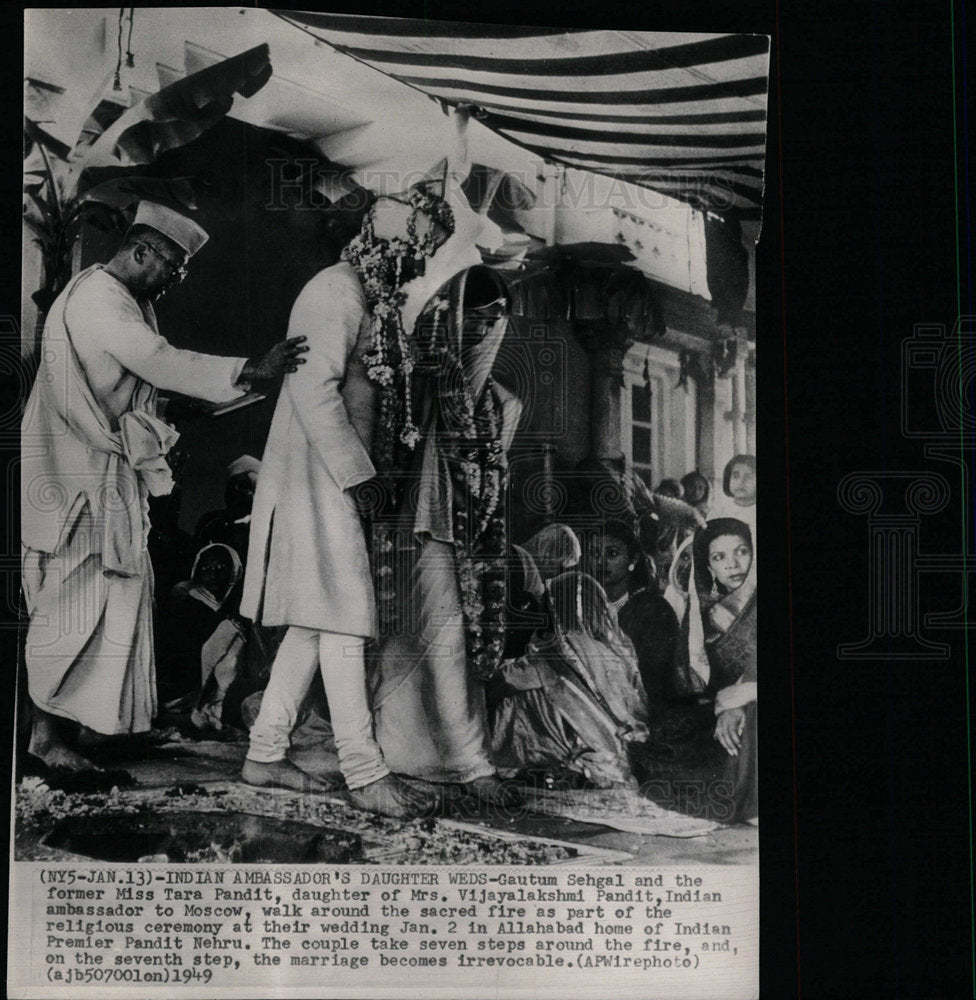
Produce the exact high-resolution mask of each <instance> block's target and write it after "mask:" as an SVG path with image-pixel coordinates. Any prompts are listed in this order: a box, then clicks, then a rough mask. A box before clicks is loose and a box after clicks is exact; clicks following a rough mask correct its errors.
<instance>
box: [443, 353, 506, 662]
mask: <svg viewBox="0 0 976 1000" xmlns="http://www.w3.org/2000/svg"><path fill="white" fill-rule="evenodd" d="M440 384H441V387H442V391H441V394H440V416H441V419H440V421H439V426H438V429H439V431H440V434H441V443H442V444H443V446H444V453H445V457H446V458H447V462H448V467H449V468H450V470H451V479H452V481H453V484H454V504H453V515H454V518H453V521H454V523H453V529H454V548H455V552H456V561H457V573H458V583H459V586H460V592H461V610H462V613H463V615H464V625H465V630H464V637H465V649H466V651H467V656H468V666H469V668H470V669H471V670H472V671H473V672H474V674H475V676H476V677H478V678H480V679H481V680H487V679H488V678H489V677H491V676H492V674H494V672H495V671H496V670H497V668H498V665H499V664H500V663H501V660H502V651H503V648H504V644H505V591H506V574H505V551H506V531H505V518H504V503H503V499H504V498H503V490H504V486H505V477H506V474H507V471H508V459H507V458H506V456H505V452H504V451H503V450H502V447H501V414H500V412H499V406H498V398H497V396H496V393H495V385H494V382H493V380H492V379H491V377H489V378H488V381H487V383H486V384H485V387H484V390H483V391H482V393H481V396H480V398H479V399H478V400H474V399H472V397H471V393H470V391H469V386H468V381H467V379H466V378H465V377H464V370H463V367H462V364H461V359H460V358H459V357H457V355H456V354H454V353H453V352H451V351H450V350H448V351H447V352H446V353H445V357H444V364H443V367H442V377H441V380H440Z"/></svg>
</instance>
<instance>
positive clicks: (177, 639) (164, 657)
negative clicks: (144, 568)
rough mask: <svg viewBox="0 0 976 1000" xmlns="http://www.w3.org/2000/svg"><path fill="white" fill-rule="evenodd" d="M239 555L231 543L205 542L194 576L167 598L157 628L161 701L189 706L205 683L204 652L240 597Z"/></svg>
mask: <svg viewBox="0 0 976 1000" xmlns="http://www.w3.org/2000/svg"><path fill="white" fill-rule="evenodd" d="M241 574H242V567H241V560H240V557H239V556H238V555H237V553H236V552H235V551H234V550H233V549H232V548H230V546H228V545H222V544H219V543H214V544H212V545H206V546H204V547H203V548H202V549H200V551H199V552H198V553H197V557H196V559H195V560H194V562H193V568H192V570H191V571H190V579H189V580H184V581H183V582H182V583H178V584H177V585H176V586H175V587H174V588H173V589H172V591H171V592H170V594H169V597H168V599H167V600H166V601H165V602H164V604H163V607H162V610H161V611H160V614H159V619H158V622H157V627H156V644H157V648H156V685H157V691H158V693H159V702H160V705H161V706H162V707H164V708H168V709H179V708H181V707H186V708H189V707H190V706H191V704H192V702H193V700H194V699H195V697H196V696H197V695H198V694H199V691H200V685H201V680H202V678H201V665H200V656H201V652H202V650H203V647H204V645H205V644H206V643H207V641H208V640H209V639H210V637H211V636H212V635H213V634H214V631H215V629H216V628H217V626H218V625H219V624H220V623H221V622H222V621H223V620H224V619H225V618H228V617H229V616H230V615H231V614H232V612H233V610H234V607H233V606H234V604H235V599H236V597H237V584H238V582H239V581H240V578H241Z"/></svg>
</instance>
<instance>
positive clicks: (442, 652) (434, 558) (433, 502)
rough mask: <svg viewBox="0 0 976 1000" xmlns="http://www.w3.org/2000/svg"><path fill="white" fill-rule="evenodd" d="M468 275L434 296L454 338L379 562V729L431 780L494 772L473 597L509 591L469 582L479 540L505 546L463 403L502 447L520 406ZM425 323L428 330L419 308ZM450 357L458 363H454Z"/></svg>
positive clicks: (424, 406) (405, 767)
mask: <svg viewBox="0 0 976 1000" xmlns="http://www.w3.org/2000/svg"><path fill="white" fill-rule="evenodd" d="M464 282H465V275H461V276H459V277H458V278H455V279H453V281H452V283H451V287H450V289H449V291H448V296H447V300H446V301H447V305H446V307H445V306H443V305H442V304H441V303H438V302H436V301H435V302H434V303H433V304H432V305H431V306H430V307H429V311H430V310H438V309H440V310H441V311H445V308H446V312H447V315H446V317H445V319H446V330H447V337H448V342H447V344H446V345H445V346H446V351H445V353H444V356H443V361H442V363H441V365H440V367H439V368H437V367H435V368H434V369H433V370H432V371H430V373H429V374H428V375H427V376H426V377H424V378H421V379H418V383H417V387H416V390H415V392H414V399H415V401H416V405H417V407H418V409H419V411H420V412H419V417H418V420H417V425H418V426H419V427H421V428H422V429H423V439H422V441H421V443H420V445H419V446H418V448H417V450H416V453H415V458H414V461H413V464H412V465H411V466H410V467H409V469H408V470H407V471H406V473H405V474H403V475H401V476H400V477H399V484H398V488H399V493H400V499H399V502H398V510H397V512H396V515H395V524H396V528H395V530H394V531H392V532H390V531H388V530H385V531H383V532H382V536H381V540H380V542H379V545H378V547H380V548H385V550H386V551H385V553H384V554H383V555H382V557H381V558H380V559H379V560H378V561H377V562H378V565H377V566H374V572H377V573H378V574H381V575H380V576H379V577H378V597H379V601H378V604H379V607H380V619H381V632H382V633H383V634H381V637H380V640H379V642H378V643H377V648H376V650H375V653H374V656H373V657H372V667H373V674H372V681H373V711H374V718H375V724H376V738H377V741H378V742H379V744H380V747H381V748H382V750H383V755H384V757H385V758H386V761H387V763H388V765H389V767H390V769H391V770H393V771H394V772H397V773H401V774H408V775H412V776H414V777H419V778H424V779H426V780H429V781H453V782H468V781H471V780H473V779H475V778H479V777H484V776H487V775H490V774H493V773H494V767H493V766H492V764H491V762H490V760H489V737H488V725H487V713H486V709H485V693H484V684H483V679H482V678H481V677H480V676H478V674H477V672H476V671H475V670H473V669H472V665H471V663H470V660H471V656H470V652H471V648H472V647H471V635H470V628H471V624H472V620H473V616H472V613H471V611H470V609H471V606H472V602H474V603H475V604H477V603H478V601H481V602H483V603H487V602H489V601H495V600H497V601H499V602H500V603H499V609H503V608H504V593H503V592H502V593H501V594H496V593H494V592H489V591H488V589H487V588H485V589H484V591H483V592H479V593H475V594H472V592H471V590H472V587H473V586H478V587H480V586H481V580H480V579H479V574H481V569H480V567H479V565H478V564H477V562H475V561H474V557H475V556H476V555H477V551H473V550H479V551H480V550H483V549H484V548H485V547H487V548H488V549H489V551H487V552H484V560H483V561H484V566H485V567H488V568H489V569H490V568H491V565H494V564H493V563H491V560H493V559H499V558H501V552H503V551H504V548H503V543H504V539H497V540H496V539H492V538H488V539H487V542H486V526H485V525H484V524H480V523H478V511H479V510H484V509H485V504H484V503H479V502H477V500H476V498H475V496H474V488H472V486H471V479H470V477H471V476H472V475H475V471H474V470H473V469H471V468H470V467H468V466H469V463H466V461H465V460H466V457H467V456H468V455H469V454H470V452H464V451H463V449H460V448H459V447H458V445H457V441H458V434H457V423H458V420H459V419H460V417H463V414H460V415H459V414H458V412H456V408H457V407H459V406H461V407H463V406H466V405H468V404H470V407H471V412H473V413H474V414H475V415H476V416H477V414H479V413H484V412H485V409H486V405H487V408H488V410H489V411H490V412H491V413H494V414H495V415H496V417H497V419H493V420H492V421H491V422H490V426H483V427H482V426H479V427H478V431H479V434H480V437H479V441H478V447H479V448H483V449H485V450H488V449H497V450H496V451H495V452H494V454H495V456H496V459H497V457H498V455H499V454H501V455H503V453H504V451H505V450H507V448H508V445H509V444H510V443H511V440H512V437H513V435H514V431H515V426H516V425H517V423H518V418H519V416H520V414H521V404H519V402H518V400H517V399H516V398H515V397H514V396H513V395H512V394H511V393H508V392H506V391H505V390H504V389H503V388H502V387H501V386H498V385H496V384H495V383H494V382H493V380H492V379H491V377H490V376H491V369H492V366H493V365H494V361H495V357H496V355H497V353H498V349H499V346H500V345H501V341H502V339H503V337H504V335H505V330H506V327H507V322H508V320H507V316H499V317H496V318H489V319H487V320H485V321H483V322H482V324H481V327H482V329H484V335H483V336H480V337H477V338H469V339H468V340H470V342H468V340H466V339H465V337H464V326H465V320H466V313H465V310H464V308H463V302H464ZM468 318H469V317H468ZM435 326H436V324H435ZM419 331H420V332H419V333H418V337H419V338H422V337H424V332H423V331H424V323H423V318H422V320H421V323H420V325H419ZM423 346H424V345H421V348H422V349H423ZM451 361H454V362H456V361H460V364H454V365H453V366H452V367H450V368H449V370H448V369H447V367H446V366H447V365H448V363H449V362H451ZM435 363H436V357H435ZM487 394H490V398H489V397H488V396H487ZM462 466H465V467H462ZM495 468H496V469H497V464H496V466H495ZM489 477H490V478H491V482H489ZM477 479H478V482H477V484H476V488H478V489H481V490H489V489H492V490H495V491H497V493H498V501H499V503H500V502H501V497H500V493H501V490H502V489H503V488H504V475H503V474H501V473H497V472H493V471H491V468H490V467H489V466H488V465H487V464H485V465H482V466H481V471H480V472H479V473H477ZM479 495H480V494H479ZM458 505H463V507H462V510H463V511H464V512H470V513H471V521H472V523H471V524H470V525H469V535H468V537H458V525H459V523H461V522H459V519H458V518H457V516H456V515H457V507H458ZM492 542H494V543H495V545H494V546H493V545H492V544H491V543H492ZM493 547H494V548H498V549H499V552H498V553H495V552H493V551H490V550H491V549H492V548H493ZM465 560H467V562H465ZM465 570H466V573H465ZM482 575H484V574H482ZM463 587H464V588H467V592H465V590H463V589H462V588H463ZM499 618H500V615H499ZM498 651H499V652H500V641H499V643H498Z"/></svg>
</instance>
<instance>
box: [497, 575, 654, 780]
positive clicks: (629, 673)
mask: <svg viewBox="0 0 976 1000" xmlns="http://www.w3.org/2000/svg"><path fill="white" fill-rule="evenodd" d="M545 603H546V609H547V611H548V614H549V616H550V624H549V625H548V626H547V627H546V628H545V629H542V630H539V631H538V632H537V633H536V635H535V637H534V638H533V641H532V642H531V643H530V644H529V646H528V648H527V650H526V652H525V655H523V656H521V657H518V658H517V659H514V660H505V661H504V662H503V663H502V666H501V668H500V676H501V680H502V682H503V685H504V697H503V698H502V700H501V702H500V704H499V706H498V710H497V713H496V717H495V724H494V728H493V732H492V741H491V745H492V761H493V763H494V764H495V765H496V766H497V768H498V770H499V773H500V774H502V775H503V776H506V777H512V776H515V775H518V774H522V773H525V772H540V771H541V772H547V773H548V774H549V775H550V776H551V777H553V778H555V779H556V780H557V781H558V782H559V783H563V782H565V781H566V780H567V779H571V780H573V782H574V783H576V784H578V785H592V786H596V787H598V788H609V787H613V786H633V785H634V783H635V782H634V776H633V773H632V771H631V768H630V763H629V761H628V752H627V746H628V744H629V743H630V742H632V741H634V740H643V739H644V738H646V735H647V700H646V697H645V695H644V689H643V686H642V685H641V680H640V674H639V673H638V672H637V664H636V662H635V660H634V654H633V649H632V648H631V646H630V643H629V642H628V641H627V640H626V638H624V636H623V634H622V633H621V632H620V630H619V628H618V627H617V624H616V621H615V620H614V616H613V614H612V613H611V611H610V606H609V604H608V603H607V598H606V594H604V592H603V588H602V587H601V586H600V585H599V584H598V583H597V582H596V580H594V579H593V578H592V577H590V576H587V575H586V574H585V573H578V572H571V573H563V574H562V575H560V576H557V577H555V579H552V580H550V581H549V582H548V583H547V584H546V602H545Z"/></svg>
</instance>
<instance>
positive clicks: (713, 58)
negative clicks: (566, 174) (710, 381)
mask: <svg viewBox="0 0 976 1000" xmlns="http://www.w3.org/2000/svg"><path fill="white" fill-rule="evenodd" d="M275 13H276V14H278V16H280V17H282V18H284V19H285V20H286V21H289V22H291V23H292V24H294V25H296V26H297V27H299V28H301V29H303V30H305V31H307V32H309V33H310V34H312V35H314V36H315V37H316V38H317V39H319V40H320V41H322V42H325V43H326V44H328V45H330V46H331V47H333V48H334V49H336V50H337V51H339V52H342V53H344V54H346V55H348V56H351V57H352V58H354V59H357V60H359V61H361V62H364V63H367V64H368V65H370V66H372V67H374V68H375V69H378V70H381V71H382V72H384V73H386V74H388V75H390V76H392V77H394V78H395V79H397V80H400V81H402V82H403V83H405V84H408V85H409V86H412V87H415V88H417V89H419V90H421V91H423V92H424V93H426V94H428V95H430V96H431V97H434V98H436V99H437V100H439V101H441V102H442V103H443V104H445V105H449V106H452V107H458V106H468V107H470V108H471V109H472V113H473V115H474V116H475V117H476V118H478V119H479V120H480V121H482V122H483V123H484V124H485V125H487V126H488V127H489V128H491V129H493V130H494V131H495V132H497V133H498V134H500V135H502V136H504V137H505V138H507V139H509V140H511V141H512V142H515V143H518V144H519V145H520V146H523V147H525V148H526V149H529V150H531V151H532V152H534V153H536V154H538V155H539V156H540V157H542V158H544V159H545V160H547V161H549V162H551V163H557V164H563V165H565V166H568V167H575V168H578V169H583V170H591V171H595V172H597V173H600V174H606V175H609V176H611V177H616V178H621V179H624V180H627V181H629V182H631V183H634V184H638V185H641V186H643V187H647V188H651V189H653V190H655V191H660V192H663V193H665V194H668V195H671V196H672V197H675V198H678V199H681V200H682V201H685V202H688V203H690V204H692V205H694V206H695V207H697V208H700V209H703V210H708V211H711V212H713V213H715V214H716V215H719V216H728V215H737V216H738V217H739V218H741V219H749V218H753V219H757V218H759V216H760V210H761V205H762V179H763V161H764V157H765V143H766V93H767V77H768V62H769V60H768V53H769V40H768V38H767V37H766V36H765V35H711V34H675V33H663V32H661V33H659V32H643V31H623V30H620V31H616V30H599V31H566V30H560V29H555V28H550V29H546V28H535V27H512V26H500V25H485V24H468V23H463V22H450V21H419V20H405V19H404V20H401V19H397V18H374V17H357V16H352V15H340V14H320V13H299V12H294V11H276V12H275Z"/></svg>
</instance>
